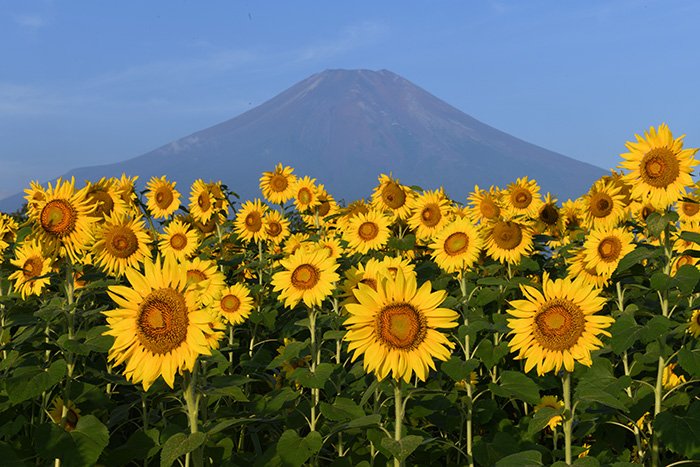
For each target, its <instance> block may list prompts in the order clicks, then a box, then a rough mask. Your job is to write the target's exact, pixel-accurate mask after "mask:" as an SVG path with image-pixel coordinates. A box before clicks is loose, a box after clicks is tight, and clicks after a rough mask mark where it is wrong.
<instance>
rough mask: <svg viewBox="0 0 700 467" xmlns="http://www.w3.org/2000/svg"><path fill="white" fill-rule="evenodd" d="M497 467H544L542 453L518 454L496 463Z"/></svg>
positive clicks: (532, 451) (524, 452)
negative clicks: (542, 466) (539, 466)
mask: <svg viewBox="0 0 700 467" xmlns="http://www.w3.org/2000/svg"><path fill="white" fill-rule="evenodd" d="M495 465H496V467H531V466H538V465H544V464H543V463H542V453H541V452H539V451H535V450H530V451H522V452H516V453H515V454H511V455H510V456H506V457H503V458H502V459H501V460H499V461H498V462H496V464H495Z"/></svg>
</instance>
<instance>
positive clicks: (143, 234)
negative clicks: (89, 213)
mask: <svg viewBox="0 0 700 467" xmlns="http://www.w3.org/2000/svg"><path fill="white" fill-rule="evenodd" d="M95 237H96V238H98V239H99V240H97V241H96V242H95V244H94V245H93V247H92V253H93V255H94V258H95V264H96V265H98V266H100V267H101V268H102V270H104V271H105V272H107V273H108V274H112V275H116V276H122V275H124V273H125V272H126V270H127V269H128V268H138V265H139V263H142V262H143V261H144V260H145V259H146V258H150V257H151V250H150V247H149V245H150V243H151V237H150V235H149V234H148V232H147V231H146V226H145V225H144V223H143V220H142V219H141V218H140V217H138V218H132V217H129V216H117V215H111V216H108V217H105V222H104V223H103V224H102V225H100V226H99V227H97V230H96V232H95Z"/></svg>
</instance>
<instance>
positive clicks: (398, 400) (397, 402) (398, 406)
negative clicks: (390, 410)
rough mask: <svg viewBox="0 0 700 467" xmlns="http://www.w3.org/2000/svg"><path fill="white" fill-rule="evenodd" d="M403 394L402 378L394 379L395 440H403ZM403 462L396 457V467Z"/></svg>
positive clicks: (398, 441)
mask: <svg viewBox="0 0 700 467" xmlns="http://www.w3.org/2000/svg"><path fill="white" fill-rule="evenodd" d="M401 396H402V394H401V380H400V379H399V380H395V381H394V440H395V441H396V442H397V443H400V442H401V430H402V428H403V410H404V405H403V399H402V397H401ZM402 464H403V463H402V462H401V460H400V459H399V458H398V457H394V467H401V465H402Z"/></svg>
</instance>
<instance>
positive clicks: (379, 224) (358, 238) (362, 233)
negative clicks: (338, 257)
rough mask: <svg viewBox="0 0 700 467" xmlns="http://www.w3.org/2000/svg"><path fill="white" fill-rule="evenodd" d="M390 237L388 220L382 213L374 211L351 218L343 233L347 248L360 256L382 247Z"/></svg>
mask: <svg viewBox="0 0 700 467" xmlns="http://www.w3.org/2000/svg"><path fill="white" fill-rule="evenodd" d="M390 235H391V231H390V230H389V219H388V218H387V217H386V216H385V215H384V213H383V212H382V211H377V210H374V209H373V210H371V211H370V212H368V213H367V214H358V215H357V216H355V217H353V218H352V220H350V222H348V225H347V228H346V230H344V231H343V238H344V239H345V241H347V242H348V246H349V248H350V249H352V250H354V251H356V252H358V253H362V254H364V253H367V252H368V251H370V250H379V249H380V248H382V247H384V245H386V243H387V242H388V241H389V236H390Z"/></svg>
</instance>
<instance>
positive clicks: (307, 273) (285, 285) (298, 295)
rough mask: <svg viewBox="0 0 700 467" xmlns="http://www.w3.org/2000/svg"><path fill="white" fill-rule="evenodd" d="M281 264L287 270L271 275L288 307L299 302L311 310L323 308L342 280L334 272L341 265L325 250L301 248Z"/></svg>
mask: <svg viewBox="0 0 700 467" xmlns="http://www.w3.org/2000/svg"><path fill="white" fill-rule="evenodd" d="M280 264H281V265H282V267H283V268H284V271H280V272H277V273H275V274H274V275H273V276H272V285H273V286H274V291H275V292H280V295H279V298H278V300H279V301H283V302H284V306H286V307H287V308H294V307H295V306H296V305H297V303H299V302H300V301H303V302H304V304H305V305H306V306H308V307H312V306H319V305H321V302H323V300H324V299H325V298H326V297H328V296H329V295H330V294H331V293H333V284H334V283H335V282H337V281H338V279H339V276H338V274H337V273H336V272H335V270H336V269H337V268H338V264H337V263H336V262H335V261H334V260H333V259H332V258H331V257H330V256H329V255H328V253H326V252H325V251H323V250H311V251H309V250H305V249H304V248H299V249H298V250H297V251H296V252H295V253H294V254H292V255H290V256H288V257H287V258H284V259H282V260H280Z"/></svg>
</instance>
